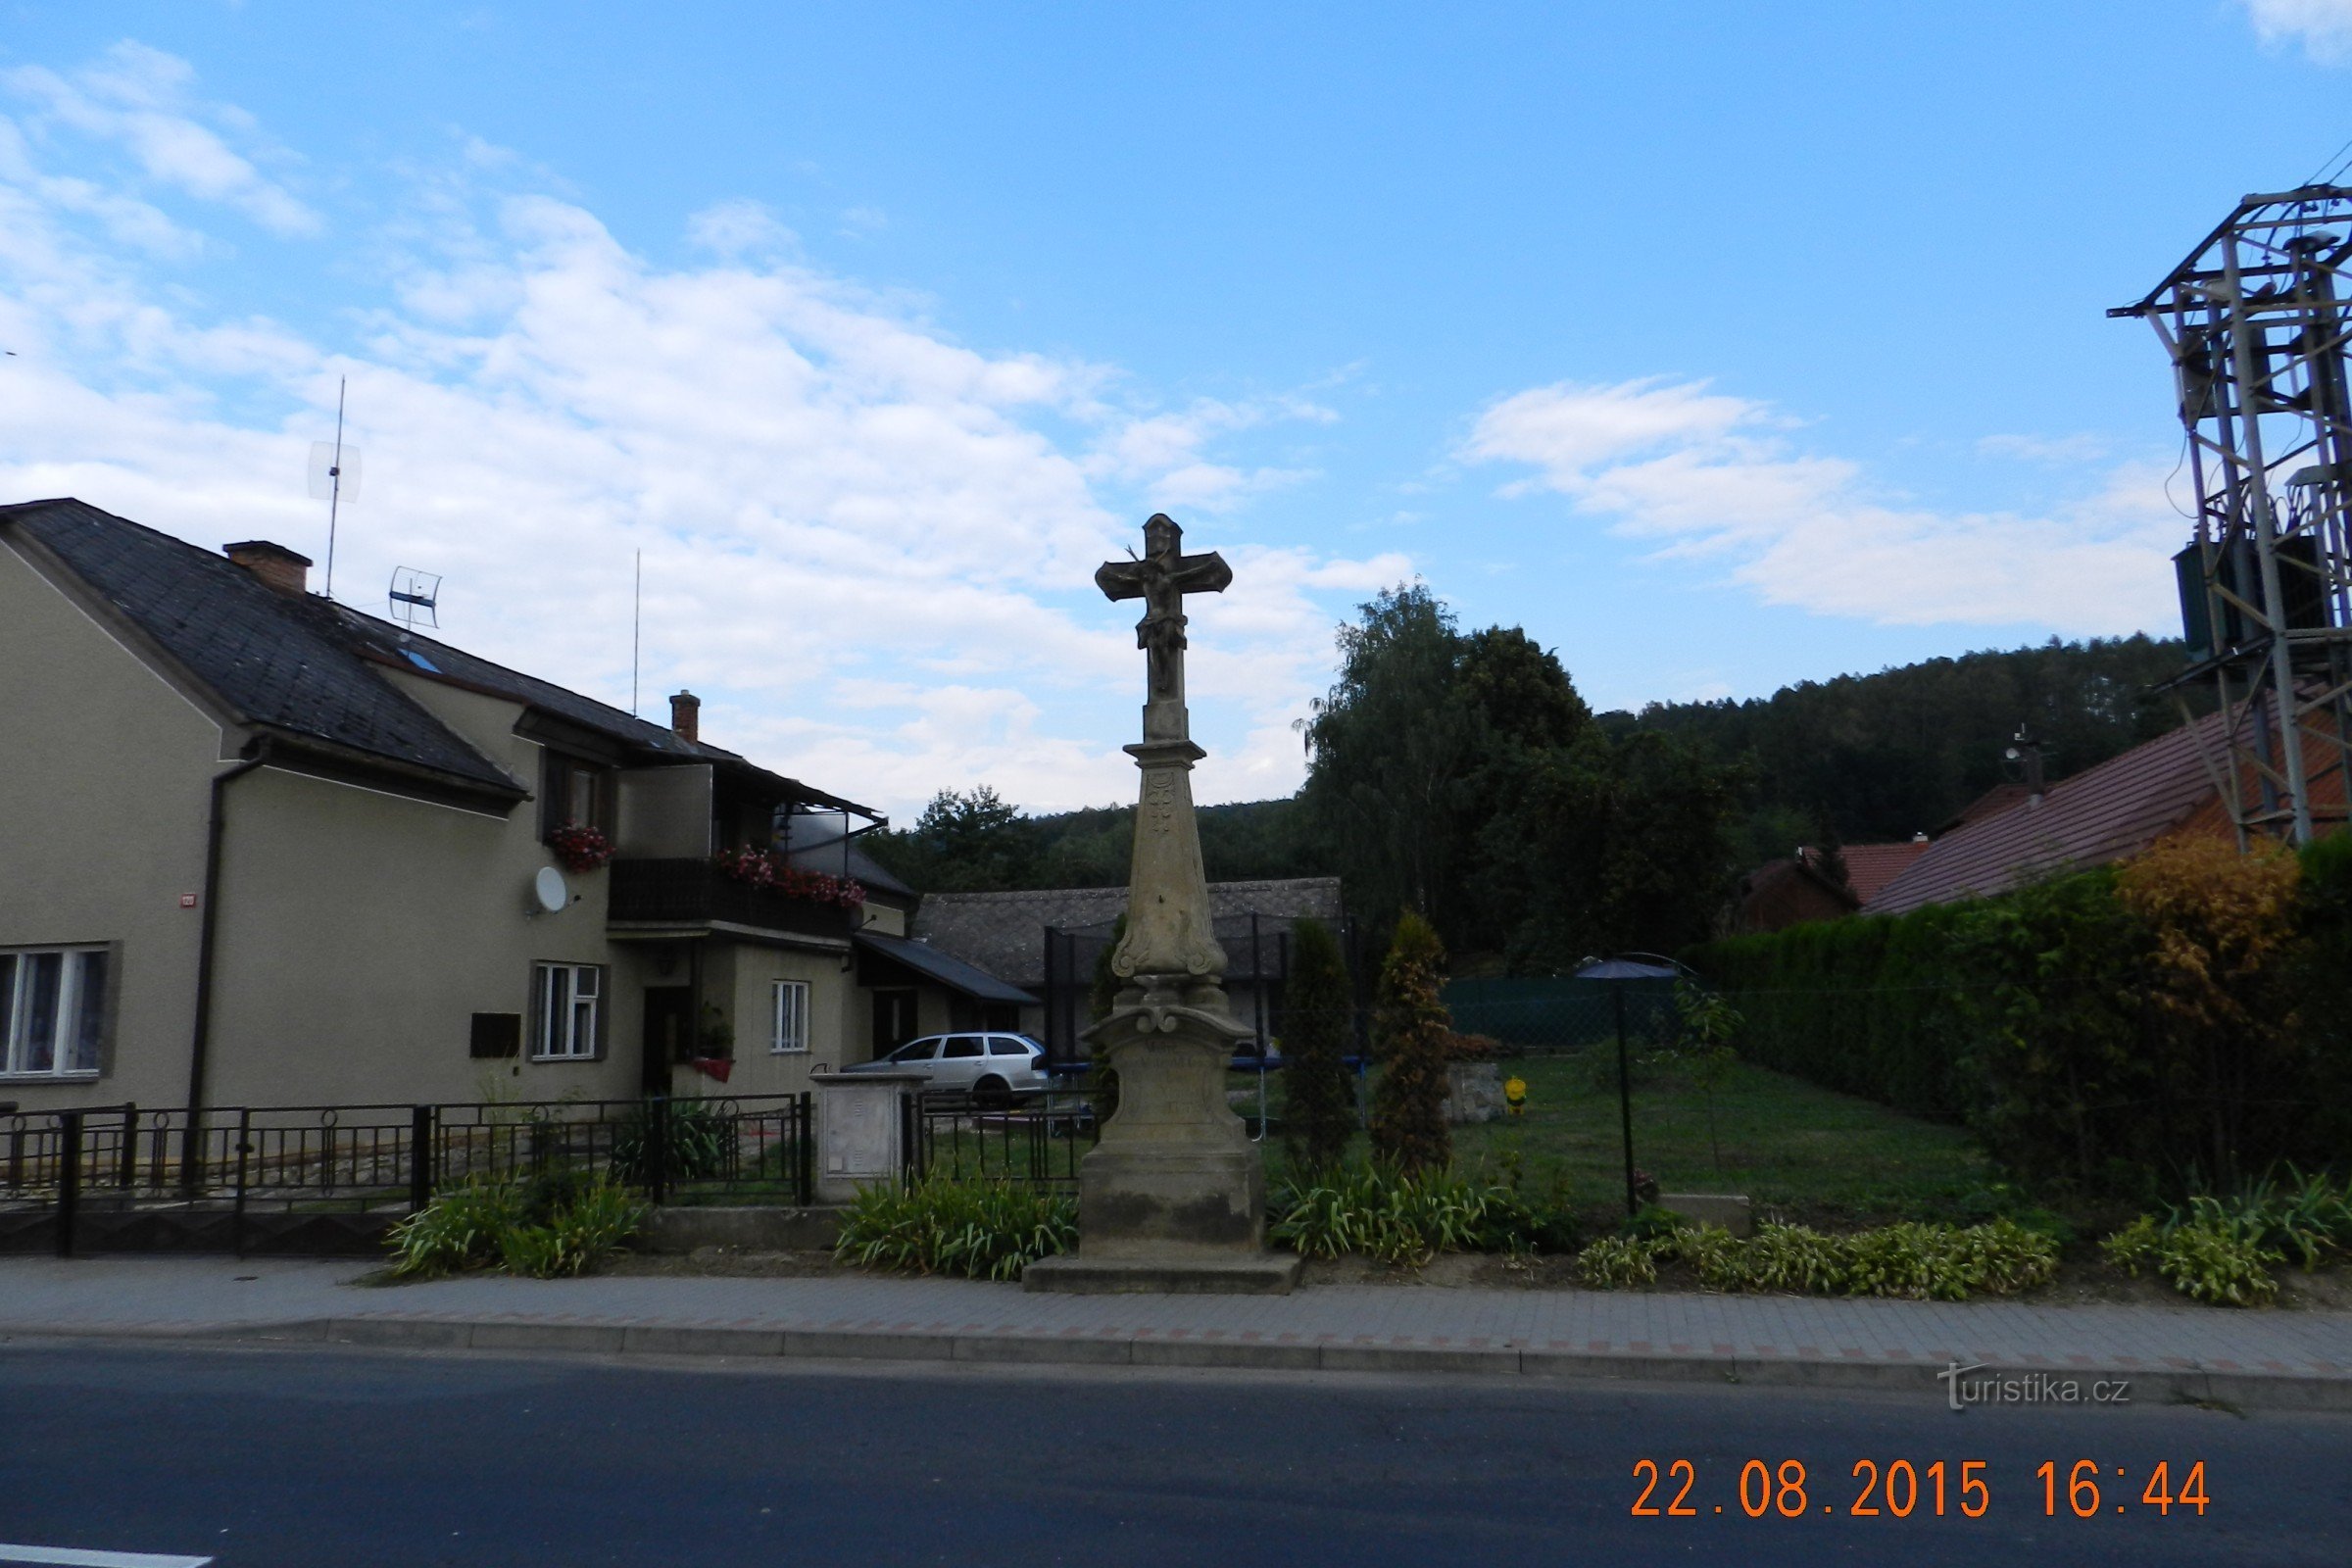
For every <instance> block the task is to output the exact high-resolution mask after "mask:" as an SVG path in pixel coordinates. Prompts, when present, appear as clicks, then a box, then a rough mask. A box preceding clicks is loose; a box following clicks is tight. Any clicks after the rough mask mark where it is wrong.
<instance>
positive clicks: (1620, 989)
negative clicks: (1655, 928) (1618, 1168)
mask: <svg viewBox="0 0 2352 1568" xmlns="http://www.w3.org/2000/svg"><path fill="white" fill-rule="evenodd" d="M1576 977H1577V978H1578V979H1579V980H1605V981H1608V982H1611V984H1610V986H1609V1000H1610V1001H1611V1002H1613V1003H1615V1004H1616V1011H1617V1119H1618V1122H1619V1124H1620V1125H1621V1126H1622V1127H1623V1128H1624V1130H1625V1211H1626V1212H1627V1213H1628V1214H1632V1213H1635V1212H1638V1211H1639V1210H1640V1209H1641V1207H1642V1201H1641V1199H1640V1198H1638V1197H1637V1196H1635V1193H1634V1091H1633V1084H1632V1075H1631V1073H1630V1072H1629V1071H1628V1069H1627V1067H1626V1060H1625V984H1624V983H1625V982H1626V981H1629V980H1672V979H1674V978H1676V971H1675V970H1674V969H1673V968H1671V967H1669V966H1667V965H1665V964H1659V963H1642V962H1641V961H1639V960H1637V959H1634V958H1595V959H1594V960H1593V961H1592V962H1591V963H1588V964H1586V965H1585V966H1584V967H1583V968H1582V969H1579V970H1577V971H1576Z"/></svg>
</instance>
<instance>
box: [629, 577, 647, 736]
mask: <svg viewBox="0 0 2352 1568" xmlns="http://www.w3.org/2000/svg"><path fill="white" fill-rule="evenodd" d="M644 627H645V552H644V551H642V550H640V551H638V552H637V586H636V588H635V590H634V591H633V592H632V594H631V595H630V598H629V716H630V717H631V718H635V717H636V716H637V647H638V643H639V640H640V633H641V632H642V631H643V630H644Z"/></svg>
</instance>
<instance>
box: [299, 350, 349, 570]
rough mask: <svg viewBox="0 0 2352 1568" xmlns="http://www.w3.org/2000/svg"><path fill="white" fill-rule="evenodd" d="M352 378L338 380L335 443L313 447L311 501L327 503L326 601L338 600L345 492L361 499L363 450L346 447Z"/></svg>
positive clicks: (344, 377) (337, 378)
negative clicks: (346, 401)
mask: <svg viewBox="0 0 2352 1568" xmlns="http://www.w3.org/2000/svg"><path fill="white" fill-rule="evenodd" d="M349 384H350V383H349V378H348V377H346V376H337V377H336V378H335V439H334V441H333V442H332V443H331V444H329V443H328V442H325V441H314V442H312V443H311V497H312V499H313V500H317V501H323V502H325V503H326V597H327V598H328V599H329V600H332V599H333V598H334V597H335V524H336V522H337V520H338V517H339V515H340V514H341V512H342V510H343V492H344V491H345V490H346V489H349V490H350V491H351V499H352V500H353V501H355V502H356V501H358V500H359V499H360V449H359V448H358V447H353V448H351V449H350V450H349V451H346V450H345V449H344V446H343V394H344V391H345V389H346V387H347V386H348V385H349Z"/></svg>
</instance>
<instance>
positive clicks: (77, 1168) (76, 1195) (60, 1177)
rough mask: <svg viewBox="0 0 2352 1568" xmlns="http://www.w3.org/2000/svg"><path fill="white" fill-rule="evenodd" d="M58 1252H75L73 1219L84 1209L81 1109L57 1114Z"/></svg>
mask: <svg viewBox="0 0 2352 1568" xmlns="http://www.w3.org/2000/svg"><path fill="white" fill-rule="evenodd" d="M57 1137H58V1152H57V1255H58V1256H60V1257H72V1256H73V1222H74V1219H75V1217H76V1215H77V1214H78V1212H79V1210H80V1208H81V1112H80V1111H78V1110H61V1111H59V1112H58V1113H57Z"/></svg>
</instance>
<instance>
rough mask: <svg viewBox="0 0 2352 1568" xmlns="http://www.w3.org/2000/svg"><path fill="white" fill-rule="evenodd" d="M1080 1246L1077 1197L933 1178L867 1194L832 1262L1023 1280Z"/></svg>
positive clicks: (853, 1206) (850, 1215) (854, 1208)
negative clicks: (1042, 1261) (1038, 1264)
mask: <svg viewBox="0 0 2352 1568" xmlns="http://www.w3.org/2000/svg"><path fill="white" fill-rule="evenodd" d="M1077 1242H1078V1200H1077V1198H1076V1197H1075V1196H1074V1195H1067V1194H1061V1193H1055V1192H1051V1191H1041V1190H1039V1189H1037V1188H1033V1187H1016V1186H1014V1185H1012V1184H1011V1183H1009V1182H953V1181H947V1180H944V1179H941V1178H937V1177H932V1178H927V1179H925V1180H922V1181H918V1182H909V1183H907V1184H906V1185H905V1186H874V1187H868V1188H866V1189H864V1190H863V1191H862V1192H860V1193H859V1194H858V1197H857V1198H856V1199H855V1200H854V1201H852V1202H851V1203H850V1205H849V1207H848V1208H847V1209H846V1210H845V1211H844V1212H843V1214H842V1219H841V1239H840V1241H839V1243H837V1244H836V1245H835V1247H834V1249H833V1255H834V1256H835V1257H836V1258H838V1259H840V1260H841V1261H843V1262H845V1263H860V1264H864V1265H867V1266H869V1267H882V1268H893V1269H902V1270H906V1271H907V1272H911V1273H916V1274H960V1275H962V1276H964V1277H965V1278H967V1279H988V1280H1017V1279H1019V1278H1020V1277H1021V1271H1022V1270H1023V1269H1025V1268H1027V1267H1028V1266H1029V1265H1030V1264H1031V1263H1033V1262H1035V1261H1037V1259H1039V1258H1041V1257H1051V1256H1053V1255H1054V1254H1055V1253H1057V1252H1066V1251H1068V1250H1070V1249H1071V1248H1072V1247H1075V1246H1076V1245H1077Z"/></svg>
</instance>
